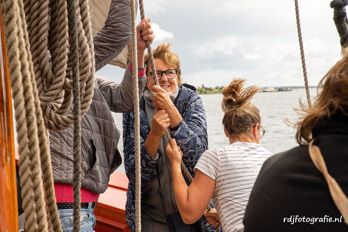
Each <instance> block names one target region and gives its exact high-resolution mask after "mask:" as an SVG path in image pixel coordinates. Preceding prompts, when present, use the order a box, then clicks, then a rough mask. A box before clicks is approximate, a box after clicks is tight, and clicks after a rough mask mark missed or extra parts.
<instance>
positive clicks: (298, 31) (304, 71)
mask: <svg viewBox="0 0 348 232" xmlns="http://www.w3.org/2000/svg"><path fill="white" fill-rule="evenodd" d="M294 1H295V12H296V25H297V35H298V42H299V44H300V52H301V64H302V71H303V78H304V83H305V88H306V96H307V102H308V106H309V107H311V106H312V102H311V96H310V93H309V86H308V77H307V68H306V59H305V54H304V48H303V41H302V31H301V20H300V12H299V7H298V0H294Z"/></svg>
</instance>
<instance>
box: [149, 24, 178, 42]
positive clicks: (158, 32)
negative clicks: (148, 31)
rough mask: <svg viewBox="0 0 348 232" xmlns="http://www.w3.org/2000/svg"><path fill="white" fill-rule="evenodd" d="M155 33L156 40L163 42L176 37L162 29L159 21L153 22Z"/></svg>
mask: <svg viewBox="0 0 348 232" xmlns="http://www.w3.org/2000/svg"><path fill="white" fill-rule="evenodd" d="M152 29H153V33H154V34H155V41H156V42H163V41H167V40H172V39H173V38H174V34H173V33H171V32H169V31H166V30H164V29H162V28H161V27H160V25H158V24H157V23H152Z"/></svg>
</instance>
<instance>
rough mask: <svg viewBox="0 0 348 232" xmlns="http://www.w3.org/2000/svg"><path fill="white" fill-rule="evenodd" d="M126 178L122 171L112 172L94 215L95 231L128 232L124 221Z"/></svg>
mask: <svg viewBox="0 0 348 232" xmlns="http://www.w3.org/2000/svg"><path fill="white" fill-rule="evenodd" d="M127 186H128V179H127V176H126V174H125V173H123V172H114V173H113V174H112V175H111V177H110V181H109V187H108V189H107V190H106V191H105V193H103V194H101V195H100V197H99V199H98V202H97V205H96V208H95V211H94V212H95V215H96V218H97V224H96V227H95V231H96V232H111V231H115V232H118V231H120V232H130V230H129V228H128V226H127V222H126V212H125V206H126V200H127V196H126V193H127Z"/></svg>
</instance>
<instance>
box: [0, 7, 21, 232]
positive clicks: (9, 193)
mask: <svg viewBox="0 0 348 232" xmlns="http://www.w3.org/2000/svg"><path fill="white" fill-rule="evenodd" d="M0 7H1V6H0ZM1 12H2V11H1V9H0V35H1V40H0V43H1V50H0V66H1V67H0V93H1V94H0V231H9V232H11V231H18V212H17V211H18V205H17V192H16V169H15V165H16V164H15V149H14V132H13V125H14V124H13V115H12V97H11V85H10V75H9V70H8V60H7V56H6V49H5V47H6V45H5V35H4V33H5V32H4V28H3V18H2V15H1Z"/></svg>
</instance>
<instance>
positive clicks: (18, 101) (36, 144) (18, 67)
mask: <svg viewBox="0 0 348 232" xmlns="http://www.w3.org/2000/svg"><path fill="white" fill-rule="evenodd" d="M1 4H2V7H1V8H2V10H3V12H2V13H3V16H4V22H5V34H6V48H7V51H8V58H9V65H10V67H9V69H10V78H11V85H12V95H13V101H14V108H15V118H16V128H17V140H18V147H19V150H20V151H21V153H20V160H19V163H20V166H19V173H20V176H21V178H20V180H21V186H22V192H21V194H22V198H23V208H24V215H25V231H29V232H31V231H33V232H34V231H49V230H54V231H61V229H60V222H59V217H58V213H57V208H56V204H55V201H54V198H55V195H54V191H53V190H52V189H53V177H52V173H51V166H50V165H51V162H50V156H49V148H48V146H47V144H48V141H47V135H46V132H45V127H44V122H43V120H42V112H41V108H40V106H39V101H38V100H39V97H38V91H37V87H36V83H35V76H34V72H33V66H32V63H31V62H30V60H31V54H30V51H29V44H28V42H27V41H28V35H27V32H26V22H25V21H24V20H23V19H24V11H23V2H22V1H20V0H19V1H12V0H2V1H1ZM42 176H43V177H44V181H43V180H42ZM43 182H44V183H43ZM43 187H44V191H43ZM52 200H53V201H52ZM45 202H47V205H46V204H45Z"/></svg>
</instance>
